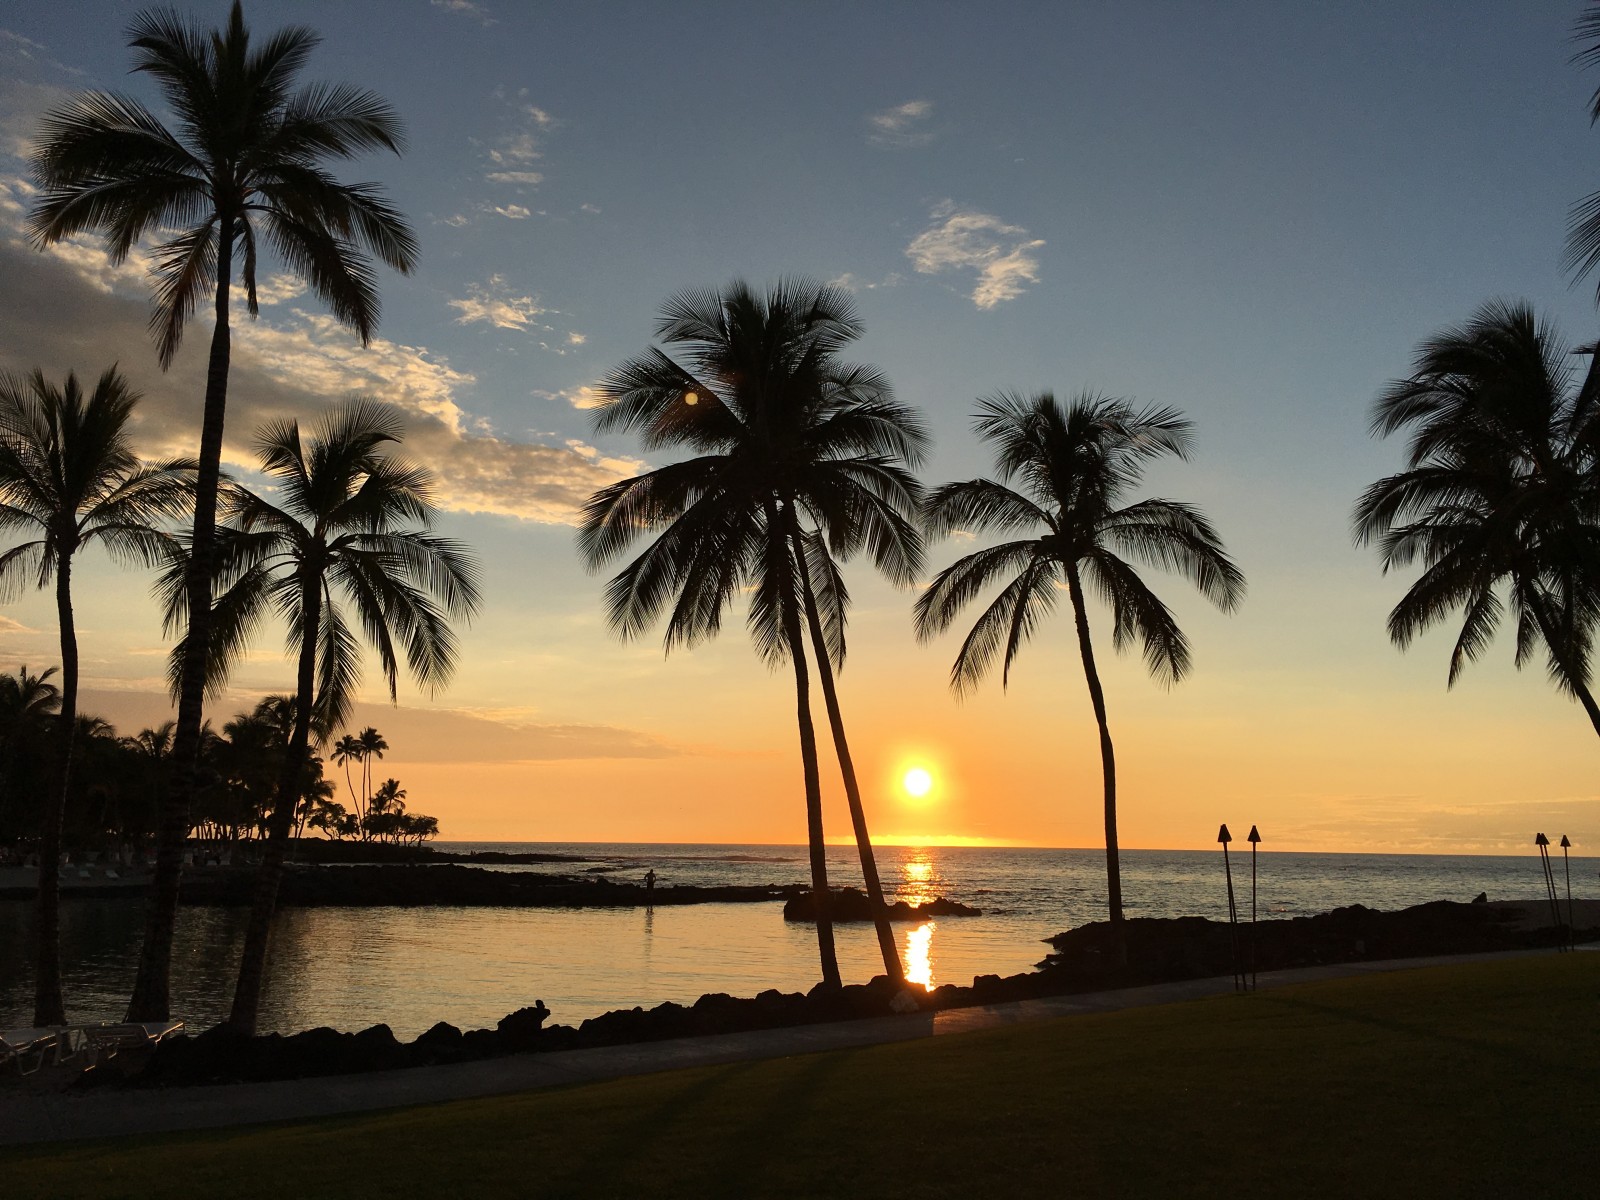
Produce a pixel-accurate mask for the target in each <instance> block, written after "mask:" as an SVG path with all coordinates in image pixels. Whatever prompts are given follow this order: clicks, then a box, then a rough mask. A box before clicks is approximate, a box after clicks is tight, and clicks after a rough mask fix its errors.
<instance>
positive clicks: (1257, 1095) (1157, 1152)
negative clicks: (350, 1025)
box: [0, 953, 1600, 1200]
mask: <svg viewBox="0 0 1600 1200" xmlns="http://www.w3.org/2000/svg"><path fill="white" fill-rule="evenodd" d="M1597 1016H1600V954H1595V953H1579V954H1572V955H1566V956H1561V957H1558V956H1555V955H1551V956H1549V957H1541V958H1535V959H1521V960H1513V961H1501V962H1494V963H1486V964H1470V965H1455V966H1443V967H1435V968H1431V969H1427V970H1421V971H1410V972H1405V973H1397V974H1391V975H1381V976H1372V977H1366V978H1354V979H1346V980H1339V981H1336V982H1332V983H1322V984H1308V985H1302V986H1298V987H1294V988H1286V989H1283V990H1280V991H1272V992H1262V993H1259V994H1257V995H1253V996H1228V997H1221V998H1217V999H1213V1000H1204V1001H1198V1002H1193V1003H1187V1004H1177V1005H1170V1006H1166V1007H1162V1008H1150V1009H1141V1010H1133V1011H1128V1012H1121V1013H1111V1014H1105V1015H1099V1016H1090V1017H1077V1018H1069V1019H1066V1020H1060V1021H1053V1022H1049V1023H1043V1024H1031V1025H1022V1026H1016V1027H1013V1028H1007V1029H1002V1030H995V1031H992V1032H987V1033H979V1034H971V1035H965V1036H959V1037H950V1038H940V1039H936V1040H934V1041H931V1042H919V1043H914V1044H899V1045H891V1046H880V1047H874V1048H870V1049H865V1050H854V1051H842V1052H837V1053H830V1054H822V1055H816V1056H811V1057H805V1058H792V1059H783V1060H778V1061H773V1062H761V1063H743V1064H739V1065H735V1066H727V1067H716V1068H705V1069H699V1070H691V1071H679V1072H673V1073H671V1074H664V1075H655V1076H646V1077H643V1078H637V1079H628V1080H622V1081H618V1082H613V1083H605V1084H594V1085H588V1086H583V1087H575V1088H569V1089H564V1090H559V1091H547V1092H538V1093H529V1094H525V1095H521V1096H515V1097H509V1098H497V1099H488V1100H474V1101H465V1102H460V1103H455V1104H448V1105H440V1106H432V1107H426V1108H416V1109H407V1110H402V1111H398V1112H391V1113H386V1114H381V1115H376V1116H363V1117H351V1118H341V1119H337V1120H322V1121H318V1122H316V1123H314V1124H296V1125H281V1126H270V1127H264V1128H260V1127H258V1128H252V1129H243V1130H234V1131H227V1132H221V1133H201V1134H189V1135H177V1136H169V1137H164V1138H157V1139H144V1140H140V1141H138V1142H130V1141H116V1142H102V1143H93V1144H77V1145H69V1146H57V1147H51V1148H47V1149H31V1150H24V1151H16V1150H13V1151H9V1152H0V1195H3V1196H4V1197H6V1200H12V1198H17V1200H20V1198H21V1197H25V1196H51V1197H63V1198H65V1197H76V1196H94V1197H103V1196H129V1197H145V1196H217V1197H276V1198H281V1197H292V1198H296V1200H299V1198H303V1197H322V1196H372V1197H383V1198H384V1200H398V1198H400V1197H410V1196H465V1197H472V1198H473V1200H478V1198H485V1200H488V1198H492V1197H500V1196H618V1197H628V1198H634V1200H636V1198H640V1197H654V1196H685V1197H701V1196H730V1197H745V1196H797V1197H825V1196H872V1197H888V1196H919V1197H943V1196H959V1197H963V1198H978V1197H984V1198H987V1197H1004V1196H1020V1195H1027V1196H1044V1195H1050V1196H1057V1195H1071V1196H1159V1197H1162V1198H1163V1200H1165V1198H1167V1197H1172V1196H1188V1195H1219V1196H1220V1195H1225V1194H1226V1195H1240V1194H1247V1195H1273V1196H1308V1195H1334V1196H1371V1195H1383V1196H1449V1197H1453V1198H1459V1197H1465V1196H1535V1195H1580V1194H1581V1195H1597V1194H1600V1174H1597V1171H1600V1168H1597V1166H1596V1164H1595V1161H1594V1159H1593V1150H1594V1146H1595V1141H1594V1138H1595V1131H1596V1130H1597V1129H1600V1099H1597V1085H1600V1036H1597V1033H1596V1029H1597V1020H1596V1018H1597Z"/></svg>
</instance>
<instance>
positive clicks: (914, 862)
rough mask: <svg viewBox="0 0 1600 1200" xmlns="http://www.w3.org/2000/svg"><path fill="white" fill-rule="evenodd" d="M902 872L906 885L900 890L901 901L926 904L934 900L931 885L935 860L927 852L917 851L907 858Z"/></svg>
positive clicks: (901, 869)
mask: <svg viewBox="0 0 1600 1200" xmlns="http://www.w3.org/2000/svg"><path fill="white" fill-rule="evenodd" d="M900 872H901V874H902V875H904V876H905V883H904V885H902V887H901V889H900V897H899V898H900V899H901V900H904V901H905V902H906V903H907V904H926V903H927V902H928V901H929V900H932V899H933V892H932V890H931V889H930V887H929V884H930V883H932V881H933V859H932V858H930V857H928V852H927V851H926V850H917V851H915V852H914V853H913V854H912V855H911V857H909V858H907V859H906V861H905V863H904V865H903V866H902V867H901V868H900Z"/></svg>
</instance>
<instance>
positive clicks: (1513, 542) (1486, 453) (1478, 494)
mask: <svg viewBox="0 0 1600 1200" xmlns="http://www.w3.org/2000/svg"><path fill="white" fill-rule="evenodd" d="M1583 378H1584V377H1583V372H1581V371H1579V370H1578V369H1577V368H1576V367H1575V366H1574V364H1573V358H1572V355H1571V353H1570V351H1569V350H1568V348H1567V346H1566V345H1564V344H1563V343H1562V341H1561V339H1560V337H1559V336H1558V335H1557V334H1556V331H1555V330H1554V329H1553V328H1552V327H1551V326H1550V325H1549V323H1548V322H1546V321H1542V320H1540V319H1539V318H1538V316H1537V315H1536V314H1535V313H1534V312H1533V310H1532V309H1531V308H1530V307H1528V306H1527V305H1526V304H1505V303H1500V302H1491V303H1489V304H1486V305H1484V306H1483V307H1482V308H1480V309H1479V310H1478V311H1477V312H1476V313H1475V314H1474V315H1473V316H1472V318H1471V319H1470V320H1468V321H1467V322H1466V323H1465V324H1463V325H1460V326H1456V327H1453V328H1450V329H1446V330H1444V331H1443V332H1441V333H1439V334H1437V335H1435V336H1434V337H1432V338H1429V339H1428V340H1427V341H1426V342H1424V343H1423V344H1422V346H1421V347H1420V348H1419V349H1418V351H1417V356H1416V361H1415V363H1414V370H1413V372H1412V374H1411V375H1409V376H1407V377H1406V378H1405V379H1401V380H1397V381H1396V382H1395V383H1393V384H1391V385H1390V386H1389V387H1388V388H1386V389H1385V390H1384V392H1383V393H1382V394H1381V395H1380V396H1379V397H1378V399H1377V401H1376V403H1375V404H1374V405H1373V414H1372V432H1373V433H1374V434H1375V435H1376V436H1379V437H1388V436H1391V435H1394V434H1398V433H1402V432H1403V433H1408V434H1409V435H1410V440H1409V442H1408V445H1407V448H1406V461H1405V469H1404V470H1402V471H1399V472H1397V473H1396V474H1393V475H1389V476H1386V477H1385V478H1383V479H1380V480H1378V481H1377V482H1376V483H1374V484H1373V485H1372V486H1371V487H1370V488H1368V489H1367V491H1366V492H1365V494H1363V495H1362V497H1361V499H1360V500H1359V501H1358V503H1357V505H1356V511H1355V534H1356V541H1357V543H1358V544H1362V545H1365V544H1367V543H1375V544H1376V545H1377V547H1378V549H1379V553H1380V557H1381V561H1382V565H1383V570H1384V571H1385V572H1388V571H1397V570H1404V569H1406V568H1408V567H1411V566H1412V565H1413V564H1416V565H1418V566H1420V567H1421V574H1420V575H1419V576H1418V578H1417V580H1416V582H1415V583H1413V584H1412V585H1411V587H1410V588H1409V589H1408V590H1407V591H1406V593H1405V595H1404V596H1403V597H1402V598H1401V599H1400V602H1399V603H1398V604H1396V605H1395V606H1394V609H1393V611H1391V612H1390V614H1389V636H1390V637H1391V638H1392V639H1393V640H1394V642H1395V644H1396V645H1398V646H1400V647H1402V648H1404V647H1405V646H1408V645H1409V644H1410V643H1411V642H1412V641H1413V640H1414V639H1415V638H1416V637H1417V636H1418V635H1419V634H1421V633H1423V632H1424V631H1425V630H1427V629H1429V628H1431V627H1432V626H1434V625H1436V624H1438V623H1440V622H1442V621H1444V620H1445V619H1446V618H1448V617H1449V616H1450V614H1452V613H1455V612H1459V613H1460V615H1461V627H1460V630H1459V632H1458V633H1457V635H1456V639H1455V644H1454V646H1453V647H1452V649H1451V652H1450V663H1449V671H1448V674H1447V675H1446V677H1445V678H1446V682H1447V684H1448V685H1451V686H1453V685H1454V684H1455V682H1456V679H1457V678H1458V677H1459V676H1460V674H1461V671H1462V669H1463V668H1464V667H1465V666H1466V664H1467V663H1469V662H1472V661H1475V660H1476V659H1478V658H1479V657H1480V656H1481V655H1482V654H1483V653H1484V652H1485V651H1486V650H1487V649H1488V647H1489V645H1490V643H1491V642H1492V640H1493V637H1494V634H1495V631H1496V630H1497V629H1498V628H1499V626H1500V624H1501V622H1502V621H1503V620H1504V619H1505V617H1506V616H1507V615H1509V616H1510V619H1511V622H1512V625H1513V627H1514V629H1515V660H1516V664H1517V665H1518V666H1519V667H1520V666H1522V665H1524V664H1525V663H1526V662H1527V661H1528V660H1529V659H1530V658H1532V657H1533V656H1534V655H1535V654H1536V653H1537V652H1538V650H1539V649H1541V648H1542V649H1543V651H1544V656H1545V660H1546V665H1547V669H1548V671H1549V674H1550V678H1551V681H1552V682H1554V683H1555V684H1556V686H1557V687H1559V688H1560V689H1561V690H1563V691H1565V692H1567V693H1568V694H1569V695H1571V696H1572V697H1574V698H1575V699H1576V700H1577V701H1578V702H1579V703H1580V704H1582V705H1583V709H1584V712H1585V713H1587V714H1588V717H1589V720H1590V723H1591V724H1592V725H1593V726H1594V729H1595V732H1596V733H1597V734H1600V705H1597V704H1596V701H1595V697H1594V695H1593V693H1592V691H1591V686H1590V683H1591V681H1590V667H1591V663H1590V658H1591V654H1592V650H1593V640H1594V629H1595V621H1596V617H1597V616H1600V476H1597V474H1596V472H1597V469H1600V392H1597V391H1596V389H1594V388H1591V387H1588V386H1580V384H1582V383H1583Z"/></svg>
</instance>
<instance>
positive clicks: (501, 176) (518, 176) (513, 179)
mask: <svg viewBox="0 0 1600 1200" xmlns="http://www.w3.org/2000/svg"><path fill="white" fill-rule="evenodd" d="M484 178H485V179H487V180H488V181H489V182H490V183H520V184H525V185H526V186H528V187H532V186H533V185H534V184H538V183H543V182H544V176H543V175H542V174H541V173H540V172H538V171H490V172H489V173H488V174H487V175H485V176H484ZM523 211H524V212H526V211H527V210H526V209H524V210H523Z"/></svg>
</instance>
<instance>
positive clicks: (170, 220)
mask: <svg viewBox="0 0 1600 1200" xmlns="http://www.w3.org/2000/svg"><path fill="white" fill-rule="evenodd" d="M128 39H129V45H130V46H131V47H132V49H133V50H134V52H135V58H134V69H135V70H137V71H142V72H144V73H145V74H148V75H151V76H153V77H154V79H155V80H156V83H157V84H158V85H159V87H160V88H161V91H162V94H163V98H164V99H165V101H166V103H167V105H168V106H169V107H170V109H171V110H172V112H173V114H174V115H175V117H176V118H177V122H176V128H175V129H169V128H168V127H167V126H166V125H164V124H163V123H162V121H161V120H160V119H159V118H158V117H157V116H156V115H155V114H154V113H153V112H151V111H150V110H149V109H148V108H146V107H145V106H144V105H143V104H141V103H140V102H139V101H137V100H134V99H132V98H130V97H128V96H122V95H118V94H115V93H110V92H88V93H85V94H83V95H80V96H78V97H76V98H75V99H73V100H71V101H69V102H68V103H67V104H65V105H64V106H62V107H60V108H58V109H56V110H54V111H53V112H51V113H50V114H48V115H47V116H46V117H45V118H44V123H43V126H42V128H41V130H40V133H39V136H38V138H37V139H36V142H35V146H36V149H35V151H34V155H33V160H32V165H33V173H34V177H35V179H36V181H37V182H38V184H39V187H40V189H41V192H40V195H39V198H38V202H37V204H36V206H35V208H34V211H33V214H32V218H31V230H32V234H33V238H34V241H35V242H36V243H37V244H38V245H39V246H41V247H43V246H46V245H49V244H51V243H53V242H57V241H60V240H61V239H62V238H66V237H70V236H72V235H73V234H76V233H80V232H84V231H98V232H101V233H103V234H104V235H105V237H106V241H107V246H108V248H109V250H110V252H111V256H112V259H113V260H114V261H117V262H121V261H122V260H123V259H125V258H126V257H127V256H128V254H129V253H130V252H132V251H133V250H134V248H135V247H137V246H138V245H139V244H140V242H141V241H142V240H143V239H144V238H145V237H146V236H147V235H150V234H155V235H157V236H166V235H167V233H168V231H169V230H171V229H178V230H180V232H179V233H177V234H176V236H173V237H171V238H170V239H169V240H167V241H164V242H162V243H161V244H160V245H158V246H157V247H156V248H155V251H154V270H155V275H156V279H157V282H156V296H155V298H156V306H155V312H154V314H153V315H152V317H151V321H150V324H151V331H152V332H153V334H154V335H155V338H156V345H157V349H158V351H159V354H160V358H161V364H162V366H163V367H165V366H167V365H168V364H170V363H171V361H172V357H173V355H174V354H175V353H176V352H177V349H178V344H179V341H180V339H181V338H182V336H183V327H184V325H185V323H186V322H187V321H188V319H189V317H190V316H191V315H192V314H193V312H194V310H195V308H196V306H197V305H198V304H199V303H200V302H201V301H202V300H204V299H205V298H206V297H208V296H210V297H212V298H213V299H214V301H215V314H216V316H215V325H214V328H213V330H212V337H211V357H210V362H209V367H208V371H207V375H206V397H205V413H204V418H203V424H202V428H201V435H200V458H199V461H200V474H199V484H198V488H197V494H196V500H195V509H194V531H193V536H192V539H191V547H192V553H191V556H190V561H191V563H192V569H191V570H192V577H191V579H190V580H189V584H188V586H189V613H190V624H191V628H190V636H189V638H188V643H187V644H188V645H190V646H192V647H194V650H195V653H194V655H193V656H192V657H191V659H190V661H189V662H188V663H187V665H186V669H185V672H184V677H183V681H182V687H181V688H180V693H179V703H178V729H177V746H176V748H175V750H174V752H173V759H174V763H175V767H176V770H175V775H174V779H173V782H172V786H171V788H170V789H169V793H168V796H167V811H166V813H165V814H164V816H163V821H162V827H161V837H160V841H159V845H158V851H157V860H156V872H155V878H154V880H153V882H152V887H151V896H150V900H149V903H148V908H147V920H146V929H145V944H144V950H143V953H142V956H141V959H140V964H139V975H138V979H137V981H136V983H135V985H134V994H133V999H132V1001H131V1003H130V1006H129V1019H130V1020H141V1021H150V1020H165V1019H166V1018H167V1016H168V1015H169V1012H168V1010H169V1008H170V1000H169V990H170V988H169V974H170V964H171V957H172V931H173V923H174V921H175V919H176V915H177V906H178V876H179V872H180V868H181V863H182V852H183V842H184V839H185V838H186V837H187V836H188V828H189V827H188V813H189V807H190V802H191V793H192V791H193V788H194V783H195V778H194V772H195V769H196V766H197V763H198V760H199V757H198V756H199V749H200V725H201V720H202V712H201V709H202V704H203V692H204V676H205V665H204V647H205V645H206V637H207V630H208V627H209V620H210V614H209V610H208V609H207V607H206V604H207V601H208V600H209V599H210V594H211V592H210V571H211V568H212V565H213V564H212V558H213V550H212V543H213V530H214V527H215V521H216V508H217V489H218V481H219V478H220V470H221V461H222V434H223V419H224V416H225V411H226V407H227V390H228V366H229V357H230V333H229V316H228V314H229V308H228V296H229V288H230V286H231V285H232V283H233V278H234V257H235V255H236V254H237V255H239V256H240V259H241V274H242V280H243V283H244V288H245V297H246V303H247V306H248V308H249V311H250V314H251V315H252V316H254V315H255V314H256V311H257V309H256V269H257V262H258V247H259V242H260V241H262V240H265V241H266V242H267V243H268V245H269V246H270V247H271V249H272V251H273V252H274V253H275V254H276V255H277V257H278V258H279V259H280V260H281V261H282V262H283V264H284V265H285V266H287V267H288V269H289V270H291V271H293V272H294V273H296V274H298V275H300V276H301V277H303V278H304V279H305V280H306V281H307V282H308V283H310V285H311V287H312V289H313V290H314V291H315V292H316V293H317V295H319V296H320V297H322V299H323V300H324V301H325V302H326V303H327V305H328V306H329V308H330V309H332V311H333V315H334V316H335V317H337V318H338V319H339V320H340V321H342V322H343V323H344V324H346V325H348V326H350V327H352V328H353V329H355V330H356V332H357V333H358V334H359V335H360V336H361V340H362V342H363V343H365V342H366V341H368V339H370V337H371V336H372V332H373V329H374V328H375V327H376V325H377V321H378V293H377V288H376V286H375V283H374V280H373V276H372V270H371V265H370V260H369V259H368V258H367V256H366V253H364V250H365V251H369V252H370V253H371V254H373V255H376V256H377V257H378V258H380V259H382V260H383V261H384V262H386V263H387V264H389V266H391V267H393V268H394V269H395V270H397V271H400V272H409V271H410V270H411V268H412V266H413V265H414V264H415V262H416V259H417V244H416V239H415V238H414V236H413V235H412V232H411V229H410V228H409V226H408V225H407V224H406V221H405V219H404V218H403V217H402V216H401V215H400V213H399V212H398V211H397V210H396V209H395V208H394V207H393V206H392V205H391V204H390V203H389V202H388V200H387V199H385V198H384V195H383V190H382V189H381V188H380V187H379V186H378V185H376V184H371V183H359V184H342V183H339V182H338V181H337V180H335V179H334V178H333V177H332V176H331V175H330V174H328V172H327V170H326V169H325V168H324V166H323V165H322V164H323V163H324V162H326V161H327V160H329V159H350V158H356V157H359V156H361V155H363V154H366V153H368V152H370V151H372V150H380V149H381V150H391V151H393V152H395V153H397V154H398V153H399V152H400V148H401V141H402V134H401V127H400V121H399V119H398V118H397V117H396V115H395V113H394V111H393V109H391V108H390V107H389V105H388V104H386V103H385V102H384V101H383V100H382V99H381V98H380V97H378V96H376V95H374V94H373V93H371V92H369V91H366V90H364V89H361V88H354V87H350V86H348V85H327V84H318V85H312V86H310V87H306V88H303V89H302V90H300V91H294V90H292V89H293V87H294V84H295V80H296V76H298V75H299V73H300V71H301V70H302V68H304V66H305V64H306V60H307V58H308V57H309V56H310V54H311V51H312V50H313V49H314V48H315V47H316V45H317V43H318V41H319V40H320V39H319V38H318V36H317V35H316V34H315V33H313V32H312V31H311V30H309V29H306V28H304V27H300V26H290V27H288V28H285V29H281V30H279V31H278V32H277V33H276V34H274V35H272V36H271V37H269V38H267V39H266V40H265V41H264V42H261V43H259V44H255V45H253V44H252V41H251V37H250V31H249V29H247V28H246V26H245V23H244V14H243V10H242V8H241V7H240V5H239V4H238V3H237V0H235V3H234V5H233V8H232V11H231V13H230V15H229V18H228V24H227V26H226V27H225V28H223V29H220V30H216V31H208V30H206V29H204V28H203V27H201V26H199V25H195V24H190V23H187V22H185V21H184V20H183V18H182V17H181V16H180V15H178V14H177V13H175V12H172V11H170V10H167V9H155V10H151V11H148V12H144V13H141V14H139V15H138V16H137V17H135V18H134V21H133V23H132V25H130V26H129V28H128ZM363 248H364V250H363Z"/></svg>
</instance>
